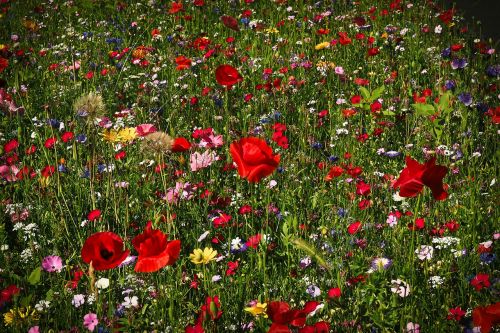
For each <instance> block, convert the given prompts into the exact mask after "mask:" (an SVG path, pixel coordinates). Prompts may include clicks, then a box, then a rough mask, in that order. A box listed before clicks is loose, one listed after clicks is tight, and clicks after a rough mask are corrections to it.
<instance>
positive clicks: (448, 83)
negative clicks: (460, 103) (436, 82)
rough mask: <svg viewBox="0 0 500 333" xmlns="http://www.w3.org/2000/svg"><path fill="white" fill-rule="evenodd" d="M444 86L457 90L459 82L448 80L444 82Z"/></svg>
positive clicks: (447, 88)
mask: <svg viewBox="0 0 500 333" xmlns="http://www.w3.org/2000/svg"><path fill="white" fill-rule="evenodd" d="M444 87H445V88H446V90H455V88H456V87H457V84H456V83H455V81H453V80H446V82H445V83H444Z"/></svg>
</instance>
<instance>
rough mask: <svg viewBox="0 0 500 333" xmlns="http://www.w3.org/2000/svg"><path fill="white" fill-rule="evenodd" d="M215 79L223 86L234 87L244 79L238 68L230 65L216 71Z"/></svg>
mask: <svg viewBox="0 0 500 333" xmlns="http://www.w3.org/2000/svg"><path fill="white" fill-rule="evenodd" d="M215 79H216V80H217V82H218V83H219V84H220V85H221V86H232V85H233V84H236V83H238V82H241V81H243V77H242V76H241V75H240V73H238V71H237V70H236V68H234V67H233V66H230V65H220V66H219V67H217V69H216V70H215Z"/></svg>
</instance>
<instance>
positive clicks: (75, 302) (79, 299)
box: [71, 294, 85, 308]
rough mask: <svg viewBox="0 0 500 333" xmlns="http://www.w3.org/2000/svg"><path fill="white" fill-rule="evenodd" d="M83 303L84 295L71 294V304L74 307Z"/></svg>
mask: <svg viewBox="0 0 500 333" xmlns="http://www.w3.org/2000/svg"><path fill="white" fill-rule="evenodd" d="M83 303H85V296H84V295H82V294H78V295H75V296H73V300H72V301H71V304H73V306H74V307H75V308H78V307H80V306H81V305H83Z"/></svg>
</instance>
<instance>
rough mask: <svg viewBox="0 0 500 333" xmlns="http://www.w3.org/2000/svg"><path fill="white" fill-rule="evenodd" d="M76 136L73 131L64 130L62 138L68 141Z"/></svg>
mask: <svg viewBox="0 0 500 333" xmlns="http://www.w3.org/2000/svg"><path fill="white" fill-rule="evenodd" d="M74 137H75V135H74V134H73V132H64V133H63V134H62V135H61V140H63V142H65V143H66V142H68V141H70V140H73V138H74Z"/></svg>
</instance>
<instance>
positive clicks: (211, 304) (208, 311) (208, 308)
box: [198, 295, 222, 321]
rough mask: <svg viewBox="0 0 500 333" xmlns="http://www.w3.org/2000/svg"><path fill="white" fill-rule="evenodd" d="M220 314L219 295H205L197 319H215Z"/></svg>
mask: <svg viewBox="0 0 500 333" xmlns="http://www.w3.org/2000/svg"><path fill="white" fill-rule="evenodd" d="M221 316H222V311H221V310H220V302H219V296H217V295H215V296H214V297H211V296H207V298H206V299H205V304H203V305H202V306H201V313H200V317H199V318H198V321H204V320H206V319H211V320H214V321H215V320H217V319H219V318H220V317H221Z"/></svg>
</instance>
